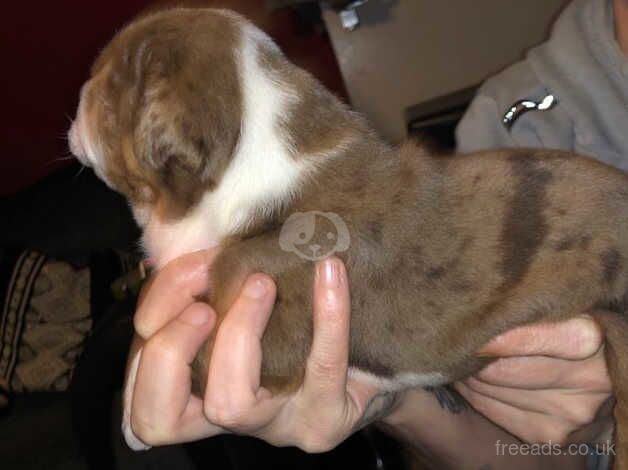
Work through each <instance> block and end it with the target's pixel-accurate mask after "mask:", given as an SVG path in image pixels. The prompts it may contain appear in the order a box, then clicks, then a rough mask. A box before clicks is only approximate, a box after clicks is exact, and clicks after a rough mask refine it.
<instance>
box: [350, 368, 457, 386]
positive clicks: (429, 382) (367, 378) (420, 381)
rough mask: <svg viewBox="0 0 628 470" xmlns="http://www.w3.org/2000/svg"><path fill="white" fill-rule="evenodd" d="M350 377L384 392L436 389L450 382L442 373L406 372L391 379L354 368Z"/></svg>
mask: <svg viewBox="0 0 628 470" xmlns="http://www.w3.org/2000/svg"><path fill="white" fill-rule="evenodd" d="M349 377H350V378H352V379H354V380H357V381H358V382H362V383H366V384H369V385H373V386H374V387H376V388H377V389H378V390H380V391H382V392H396V391H398V390H402V389H404V388H414V387H435V386H438V385H445V384H446V383H448V382H449V380H448V379H447V378H446V377H445V376H444V375H443V374H441V373H440V372H429V373H427V374H415V373H412V372H404V373H401V374H397V375H396V376H394V377H393V378H391V379H390V378H383V377H378V376H376V375H374V374H371V373H370V372H365V371H363V370H360V369H356V368H354V367H351V368H349Z"/></svg>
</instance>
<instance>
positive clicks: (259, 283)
mask: <svg viewBox="0 0 628 470" xmlns="http://www.w3.org/2000/svg"><path fill="white" fill-rule="evenodd" d="M267 292H268V286H267V285H266V280H265V279H263V278H257V279H249V280H248V281H246V285H245V286H244V295H246V296H247V297H250V298H252V299H261V298H263V297H264V296H265V295H266V293H267Z"/></svg>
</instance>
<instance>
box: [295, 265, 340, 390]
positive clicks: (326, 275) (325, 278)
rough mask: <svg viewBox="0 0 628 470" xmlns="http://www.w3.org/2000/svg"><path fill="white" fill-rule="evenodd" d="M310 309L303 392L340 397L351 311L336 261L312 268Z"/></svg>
mask: <svg viewBox="0 0 628 470" xmlns="http://www.w3.org/2000/svg"><path fill="white" fill-rule="evenodd" d="M313 307H314V312H313V323H314V337H313V340H312V349H311V352H310V355H309V358H308V361H307V364H306V371H305V380H304V386H303V388H304V390H307V391H308V392H309V393H312V394H314V395H316V396H319V397H344V396H345V390H346V380H347V366H348V360H349V326H350V313H351V307H350V295H349V287H348V281H347V273H346V271H345V267H344V265H343V263H342V262H341V261H340V260H339V259H338V258H335V257H331V258H328V259H326V260H324V261H322V262H321V263H318V265H317V266H316V272H315V281H314V292H313Z"/></svg>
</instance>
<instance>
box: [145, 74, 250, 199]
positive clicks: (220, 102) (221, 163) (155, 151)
mask: <svg viewBox="0 0 628 470" xmlns="http://www.w3.org/2000/svg"><path fill="white" fill-rule="evenodd" d="M235 78H236V77H234V79H235ZM205 85H206V88H203V87H201V86H199V85H196V84H195V83H193V82H189V83H184V84H181V81H180V80H163V81H162V82H161V83H159V84H157V85H156V86H154V87H152V88H151V89H147V91H146V92H145V94H144V97H143V101H144V105H143V106H142V107H141V112H140V116H138V117H139V121H138V126H137V128H136V132H135V142H136V145H137V144H139V148H137V147H136V152H137V154H138V157H139V159H140V164H142V165H143V166H144V167H147V168H148V169H150V171H151V172H152V173H153V174H154V175H155V177H156V179H157V181H159V185H160V187H161V188H162V190H165V191H166V192H167V193H168V194H169V195H170V197H171V199H173V200H174V201H175V202H176V203H177V204H178V205H183V206H184V207H183V208H184V209H187V208H188V207H190V206H193V205H194V204H195V203H196V202H198V200H199V198H200V195H202V194H203V193H204V192H205V191H207V190H211V189H212V188H213V187H215V186H216V185H217V184H218V183H219V182H220V178H221V177H222V174H223V173H224V171H225V168H226V167H227V166H228V164H229V162H230V161H231V158H232V156H233V153H234V150H235V147H236V145H237V142H238V137H239V133H240V108H239V103H237V105H236V103H235V102H234V100H235V97H237V94H238V93H239V91H238V90H229V92H230V93H231V95H230V99H231V105H232V106H229V99H225V97H224V96H220V95H215V94H213V93H208V90H207V88H210V89H211V84H207V83H205ZM236 85H237V81H236ZM210 91H211V90H210Z"/></svg>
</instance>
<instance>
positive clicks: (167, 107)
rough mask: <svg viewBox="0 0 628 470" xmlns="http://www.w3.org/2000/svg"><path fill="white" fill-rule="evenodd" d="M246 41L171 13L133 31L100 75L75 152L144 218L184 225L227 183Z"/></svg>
mask: <svg viewBox="0 0 628 470" xmlns="http://www.w3.org/2000/svg"><path fill="white" fill-rule="evenodd" d="M240 34H241V33H240V29H239V26H238V21H237V19H236V18H235V17H232V16H230V15H226V14H221V13H219V12H216V11H212V10H196V11H194V10H172V11H168V12H163V13H161V14H156V15H152V16H149V17H147V18H144V19H140V20H138V21H136V22H134V23H132V24H131V25H130V26H128V27H127V28H126V29H124V30H123V31H122V32H121V33H119V34H118V35H117V36H116V37H115V38H114V39H113V40H112V41H111V43H109V45H107V47H106V48H105V49H104V50H103V51H102V53H101V54H100V56H99V57H98V59H97V60H96V62H95V64H94V65H93V67H92V71H91V77H90V79H89V80H88V81H87V82H86V83H85V85H84V86H83V88H82V90H81V99H80V104H79V108H78V112H77V116H76V119H75V121H74V123H73V124H72V127H71V129H70V134H69V140H70V147H71V150H72V152H73V153H74V154H75V155H76V156H77V157H78V159H79V160H80V161H81V162H82V163H83V164H85V165H87V166H90V167H93V168H94V170H95V172H96V173H97V174H98V176H100V177H101V178H102V179H103V180H104V181H105V182H106V183H107V184H108V185H109V186H110V187H112V188H113V189H115V190H117V191H119V192H121V193H123V194H124V195H125V196H126V197H127V198H128V199H129V201H130V202H131V205H132V206H133V207H134V208H135V209H136V212H138V213H141V212H142V211H144V212H145V211H147V210H151V211H152V210H157V211H159V212H160V215H161V216H162V217H163V218H165V219H169V218H177V217H179V216H180V215H181V214H182V213H184V212H186V211H187V210H188V209H189V208H190V207H192V206H193V205H194V204H196V203H197V202H198V199H199V198H200V196H201V195H202V193H203V192H205V191H207V190H211V189H212V188H214V187H215V186H216V185H217V184H218V183H219V181H220V179H221V177H222V175H223V173H224V171H225V168H226V167H227V166H228V164H229V161H230V159H231V158H232V156H233V151H234V148H235V146H236V144H237V142H238V136H239V133H240V123H241V111H242V103H241V101H242V96H241V90H240V85H239V80H238V68H237V64H236V51H237V45H238V43H239V41H240ZM144 218H145V217H144ZM138 219H140V220H139V222H140V223H141V224H142V223H146V220H142V219H143V217H142V216H140V217H138Z"/></svg>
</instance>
